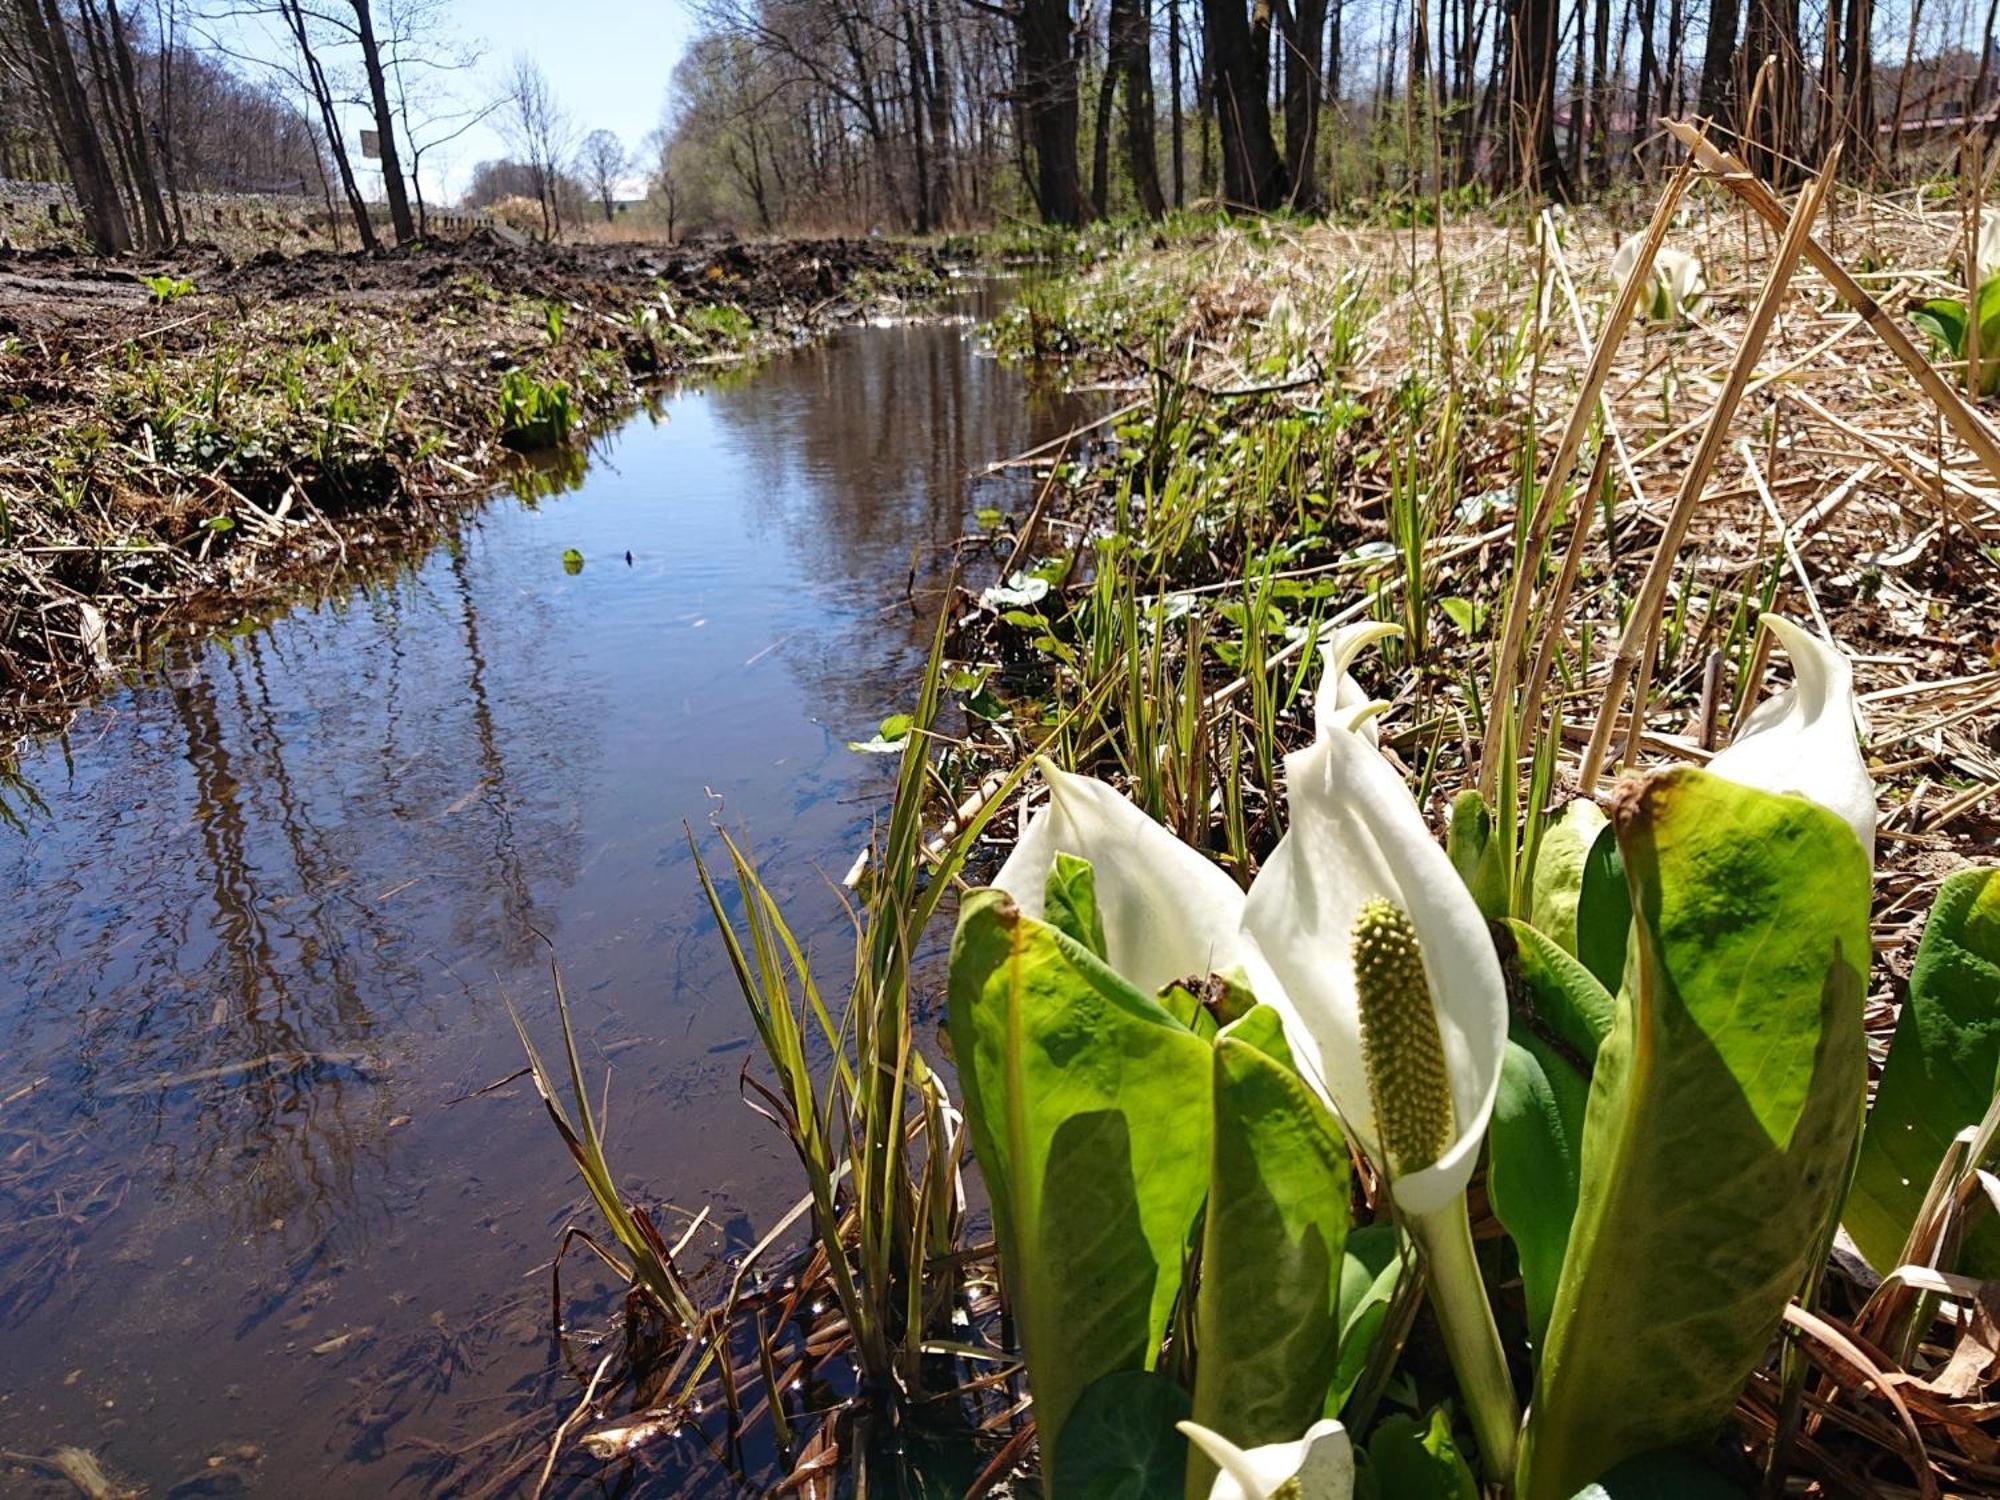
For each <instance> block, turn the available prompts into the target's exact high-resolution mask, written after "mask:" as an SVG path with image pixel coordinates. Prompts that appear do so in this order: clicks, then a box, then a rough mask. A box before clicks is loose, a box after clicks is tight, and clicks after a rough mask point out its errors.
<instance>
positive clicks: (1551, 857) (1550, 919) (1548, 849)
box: [1528, 797, 1605, 954]
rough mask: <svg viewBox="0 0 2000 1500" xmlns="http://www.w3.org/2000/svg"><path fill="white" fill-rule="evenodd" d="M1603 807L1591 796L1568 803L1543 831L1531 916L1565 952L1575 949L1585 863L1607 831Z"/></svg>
mask: <svg viewBox="0 0 2000 1500" xmlns="http://www.w3.org/2000/svg"><path fill="white" fill-rule="evenodd" d="M1604 827H1605V818H1604V810H1603V809H1602V808H1601V807H1599V806H1598V805H1597V804H1596V803H1595V802H1592V801H1591V800H1590V799H1589V798H1588V797H1579V798H1577V799H1576V800H1575V801H1574V802H1572V803H1570V804H1569V805H1568V806H1567V807H1565V808H1564V809H1563V810H1562V812H1561V813H1560V814H1559V815H1558V816H1557V817H1556V820H1555V821H1554V822H1553V823H1551V824H1550V825H1549V827H1548V830H1547V831H1546V832H1545V833H1543V835H1542V842H1541V845H1540V847H1539V849H1538V850H1537V851H1536V854H1535V875H1534V881H1533V884H1532V888H1531V889H1530V891H1529V894H1528V919H1529V920H1530V921H1532V922H1533V923H1534V924H1535V926H1537V927H1539V928H1540V929H1541V930H1542V931H1543V932H1545V933H1547V934H1548V935H1549V936H1550V937H1551V938H1553V939H1554V940H1555V942H1556V946H1557V947H1559V948H1561V949H1562V950H1563V951H1564V952H1565V953H1572V954H1573V953H1575V952H1576V907H1577V901H1578V899H1579V898H1580V897H1581V896H1582V894H1583V869H1584V863H1585V861H1586V860H1588V859H1589V857H1590V851H1591V849H1592V847H1593V846H1594V845H1595V844H1596V842H1597V838H1598V836H1599V835H1600V834H1601V833H1602V832H1603V831H1604Z"/></svg>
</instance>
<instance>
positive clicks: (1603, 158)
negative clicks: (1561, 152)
mask: <svg viewBox="0 0 2000 1500" xmlns="http://www.w3.org/2000/svg"><path fill="white" fill-rule="evenodd" d="M1610 47H1611V0H1597V14H1596V17H1595V24H1594V25H1593V26H1592V27H1591V37H1590V160H1591V178H1592V180H1593V181H1595V182H1596V183H1597V185H1598V186H1599V187H1609V186H1610V185H1611V77H1610V74H1609V72H1608V71H1607V70H1608V68H1609V67H1610Z"/></svg>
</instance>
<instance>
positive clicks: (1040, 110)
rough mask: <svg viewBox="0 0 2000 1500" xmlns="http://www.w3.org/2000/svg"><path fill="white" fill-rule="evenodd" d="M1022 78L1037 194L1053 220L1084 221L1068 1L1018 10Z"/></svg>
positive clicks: (1031, 0) (1049, 0) (1043, 1)
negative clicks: (1077, 149) (1078, 170)
mask: <svg viewBox="0 0 2000 1500" xmlns="http://www.w3.org/2000/svg"><path fill="white" fill-rule="evenodd" d="M1015 17H1016V19H1015V25H1016V28H1017V45H1018V51H1019V64H1018V66H1019V77H1018V79H1017V81H1016V88H1017V91H1018V93H1019V95H1020V97H1021V101H1022V110H1023V112H1024V113H1025V114H1026V116H1027V125H1028V129H1027V131H1026V139H1027V140H1029V141H1031V142H1032V143H1033V145H1034V150H1035V184H1036V186H1035V198H1036V201H1037V202H1038V203H1039V204H1040V206H1041V210H1042V218H1043V219H1044V220H1045V221H1047V222H1048V223H1051V224H1072V225H1073V224H1081V223H1082V222H1083V182H1082V179H1081V178H1080V177H1079V176H1078V175H1077V167H1076V125H1077V108H1076V59H1075V58H1074V57H1073V56H1072V55H1071V54H1070V14H1069V0H1021V5H1020V8H1019V9H1018V10H1017V11H1016V12H1015Z"/></svg>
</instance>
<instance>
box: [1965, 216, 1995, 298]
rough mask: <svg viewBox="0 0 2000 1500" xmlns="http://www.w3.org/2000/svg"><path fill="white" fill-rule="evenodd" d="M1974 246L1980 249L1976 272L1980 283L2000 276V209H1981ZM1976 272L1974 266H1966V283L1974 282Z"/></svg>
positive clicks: (1982, 283)
mask: <svg viewBox="0 0 2000 1500" xmlns="http://www.w3.org/2000/svg"><path fill="white" fill-rule="evenodd" d="M1973 247H1974V248H1975V249H1976V250H1977V251H1978V255H1977V261H1978V269H1977V273H1976V274H1977V276H1978V278H1979V281H1980V284H1981V285H1984V284H1985V283H1986V282H1989V281H1991V280H1992V279H1993V278H1994V277H1995V276H2000V209H1995V208H1982V209H1981V210H1980V211H1979V235H1978V238H1977V239H1976V240H1974V242H1973ZM1974 274H1975V271H1974V268H1973V266H1971V265H1968V266H1966V268H1965V280H1966V285H1968V286H1970V285H1971V284H1972V280H1973V276H1974Z"/></svg>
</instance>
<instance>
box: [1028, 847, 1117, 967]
mask: <svg viewBox="0 0 2000 1500" xmlns="http://www.w3.org/2000/svg"><path fill="white" fill-rule="evenodd" d="M1045 889H1046V894H1045V895H1044V897H1043V898H1042V917H1043V920H1045V921H1046V922H1047V923H1048V924H1049V925H1050V926H1051V927H1053V928H1055V929H1056V930H1057V931H1059V932H1061V933H1062V934H1063V935H1064V936H1065V937H1068V938H1070V939H1072V940H1073V941H1074V942H1076V943H1077V944H1079V945H1080V946H1082V947H1084V948H1086V949H1088V950H1089V951H1090V956H1091V957H1092V958H1099V959H1101V958H1103V957H1104V914H1103V913H1102V912H1100V911H1099V910H1098V909H1097V874H1096V872H1095V871H1094V870H1092V869H1091V868H1090V861H1089V860H1087V859H1078V858H1077V857H1076V856H1075V855H1074V854H1064V853H1062V852H1061V851H1058V852H1057V854H1056V862H1055V864H1053V865H1052V866H1050V868H1049V878H1048V882H1047V885H1046V888H1045Z"/></svg>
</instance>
